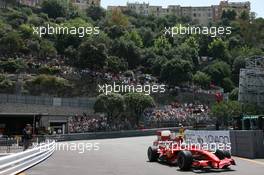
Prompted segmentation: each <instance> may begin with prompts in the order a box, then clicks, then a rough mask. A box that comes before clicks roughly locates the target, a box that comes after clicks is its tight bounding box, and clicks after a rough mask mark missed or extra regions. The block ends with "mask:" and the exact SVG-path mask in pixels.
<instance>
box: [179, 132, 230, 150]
mask: <svg viewBox="0 0 264 175" xmlns="http://www.w3.org/2000/svg"><path fill="white" fill-rule="evenodd" d="M184 135H185V142H186V143H188V144H199V145H201V146H204V147H207V148H208V149H209V150H216V149H224V150H229V151H230V150H231V143H230V132H229V131H204V130H186V131H185V132H184Z"/></svg>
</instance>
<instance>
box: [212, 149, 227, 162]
mask: <svg viewBox="0 0 264 175" xmlns="http://www.w3.org/2000/svg"><path fill="white" fill-rule="evenodd" d="M215 155H216V156H217V157H218V158H219V159H220V160H223V159H225V158H231V154H230V153H229V152H228V151H222V150H219V149H218V150H216V152H215Z"/></svg>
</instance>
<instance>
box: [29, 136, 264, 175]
mask: <svg viewBox="0 0 264 175" xmlns="http://www.w3.org/2000/svg"><path fill="white" fill-rule="evenodd" d="M154 139H155V136H150V137H130V138H120V139H105V140H87V141H76V142H66V143H67V144H73V143H74V144H76V143H99V146H100V150H99V151H86V152H85V153H83V154H80V153H78V151H65V150H64V151H58V150H57V151H56V152H55V153H54V154H53V155H52V156H51V157H50V158H48V159H47V160H45V161H44V162H42V163H40V164H38V165H36V166H35V167H33V168H31V169H29V170H27V171H26V172H25V174H26V175H90V174H91V175H173V174H175V175H194V174H208V175H263V173H264V162H259V161H255V160H249V159H242V158H237V157H235V161H236V163H237V165H236V166H232V167H231V168H230V169H229V170H221V171H219V170H202V171H201V170H191V171H188V172H182V171H180V170H179V168H178V167H177V166H170V165H167V164H161V163H158V162H151V163H150V162H148V159H147V154H146V152H147V148H148V146H149V145H150V144H151V143H152V141H153V140H154Z"/></svg>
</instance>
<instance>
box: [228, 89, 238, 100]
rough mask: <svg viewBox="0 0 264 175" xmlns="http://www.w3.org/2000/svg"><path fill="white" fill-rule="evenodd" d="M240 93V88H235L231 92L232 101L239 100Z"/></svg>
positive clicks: (230, 98)
mask: <svg viewBox="0 0 264 175" xmlns="http://www.w3.org/2000/svg"><path fill="white" fill-rule="evenodd" d="M238 93H239V89H238V88H235V89H233V90H232V91H231V93H230V94H229V97H228V98H229V100H232V101H237V100H238Z"/></svg>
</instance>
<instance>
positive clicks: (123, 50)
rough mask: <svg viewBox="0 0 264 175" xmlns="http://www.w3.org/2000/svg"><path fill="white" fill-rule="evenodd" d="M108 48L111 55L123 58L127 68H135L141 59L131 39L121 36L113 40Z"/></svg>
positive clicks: (138, 50)
mask: <svg viewBox="0 0 264 175" xmlns="http://www.w3.org/2000/svg"><path fill="white" fill-rule="evenodd" d="M110 50H111V55H114V56H117V57H119V58H124V60H125V61H126V62H127V63H128V68H129V69H134V68H136V67H137V66H138V65H139V63H140V61H141V55H140V49H139V48H138V47H137V46H136V45H135V44H134V42H132V41H126V40H124V39H122V38H121V39H118V40H114V41H113V43H112V46H111V49H110Z"/></svg>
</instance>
